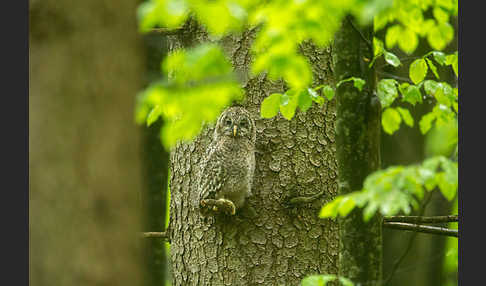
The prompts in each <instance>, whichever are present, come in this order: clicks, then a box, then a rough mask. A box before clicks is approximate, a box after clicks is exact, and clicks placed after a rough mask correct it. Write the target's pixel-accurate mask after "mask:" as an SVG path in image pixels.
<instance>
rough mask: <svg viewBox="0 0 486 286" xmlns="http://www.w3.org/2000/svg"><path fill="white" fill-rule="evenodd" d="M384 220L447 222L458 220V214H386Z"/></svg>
mask: <svg viewBox="0 0 486 286" xmlns="http://www.w3.org/2000/svg"><path fill="white" fill-rule="evenodd" d="M383 221H384V222H408V223H416V224H418V223H445V222H457V221H458V217H457V215H444V216H385V217H383Z"/></svg>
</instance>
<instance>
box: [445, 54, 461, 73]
mask: <svg viewBox="0 0 486 286" xmlns="http://www.w3.org/2000/svg"><path fill="white" fill-rule="evenodd" d="M446 64H447V65H452V69H453V70H454V73H455V74H456V76H459V74H458V73H459V70H458V57H457V52H455V53H454V54H451V55H448V56H447V57H446Z"/></svg>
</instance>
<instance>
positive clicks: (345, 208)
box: [338, 196, 356, 217]
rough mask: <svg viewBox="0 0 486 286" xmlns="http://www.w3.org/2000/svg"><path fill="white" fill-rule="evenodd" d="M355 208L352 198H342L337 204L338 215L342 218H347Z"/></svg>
mask: <svg viewBox="0 0 486 286" xmlns="http://www.w3.org/2000/svg"><path fill="white" fill-rule="evenodd" d="M355 206H356V203H355V201H354V200H353V199H352V198H350V197H348V196H346V197H344V198H343V199H342V200H341V203H340V204H339V210H338V212H339V215H340V216H342V217H345V216H347V215H348V214H349V213H350V212H351V211H352V210H353V209H354V207H355Z"/></svg>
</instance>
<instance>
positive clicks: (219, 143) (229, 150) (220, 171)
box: [198, 106, 256, 215]
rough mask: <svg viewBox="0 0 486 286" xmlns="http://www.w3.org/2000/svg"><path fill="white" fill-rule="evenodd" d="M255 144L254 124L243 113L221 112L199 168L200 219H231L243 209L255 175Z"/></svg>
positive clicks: (237, 109) (233, 109)
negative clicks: (214, 214)
mask: <svg viewBox="0 0 486 286" xmlns="http://www.w3.org/2000/svg"><path fill="white" fill-rule="evenodd" d="M255 140H256V127H255V122H254V120H253V119H252V118H251V115H250V113H249V112H248V111H247V110H246V109H244V108H243V107H240V106H236V107H229V108H227V109H226V110H225V111H223V113H222V114H221V115H220V117H219V118H218V121H217V123H216V127H215V129H214V135H213V139H212V141H211V143H210V144H209V146H208V148H207V151H206V156H205V158H204V159H203V161H202V164H201V170H200V176H199V182H198V195H199V200H198V202H199V207H200V210H201V212H202V214H203V215H207V214H209V213H211V212H217V211H222V212H224V213H226V214H228V215H234V214H235V213H236V210H237V209H239V208H241V207H242V206H243V205H244V203H245V199H246V198H247V197H248V196H249V195H250V194H251V186H252V182H253V173H254V171H255Z"/></svg>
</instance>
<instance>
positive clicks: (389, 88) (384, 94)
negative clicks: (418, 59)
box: [377, 79, 398, 108]
mask: <svg viewBox="0 0 486 286" xmlns="http://www.w3.org/2000/svg"><path fill="white" fill-rule="evenodd" d="M396 85H397V81H396V80H394V79H382V80H380V81H379V82H378V87H377V95H378V99H380V103H381V107H382V108H385V107H388V106H390V105H391V104H392V103H393V101H395V98H397V96H398V91H397V87H396Z"/></svg>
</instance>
